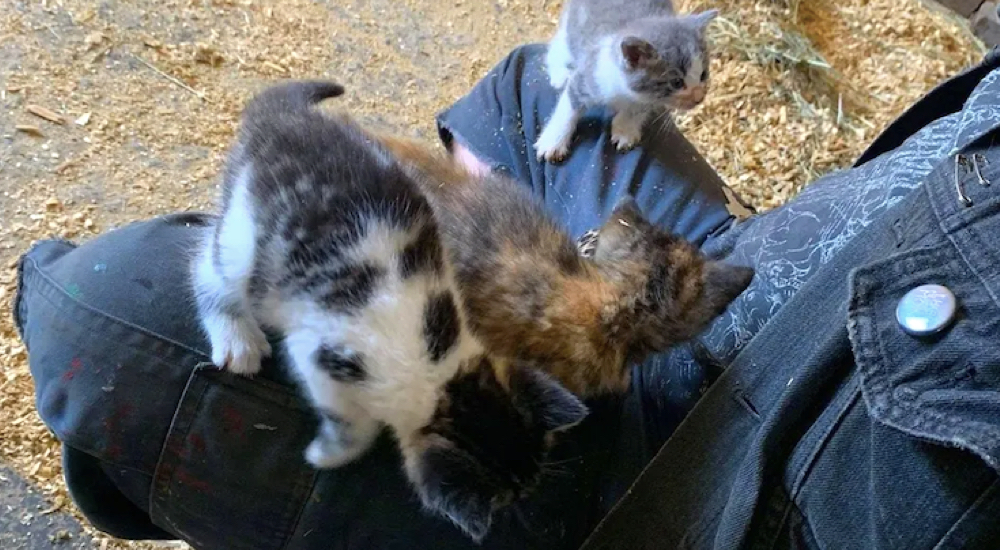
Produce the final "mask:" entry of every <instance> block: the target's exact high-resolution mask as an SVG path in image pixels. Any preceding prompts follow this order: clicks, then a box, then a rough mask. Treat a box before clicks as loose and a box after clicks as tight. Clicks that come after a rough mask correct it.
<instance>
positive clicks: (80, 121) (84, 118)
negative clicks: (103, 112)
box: [73, 113, 90, 126]
mask: <svg viewBox="0 0 1000 550" xmlns="http://www.w3.org/2000/svg"><path fill="white" fill-rule="evenodd" d="M88 122H90V113H83V114H82V115H80V117H79V118H77V119H76V120H74V121H73V123H74V124H76V125H77V126H86V125H87V123H88Z"/></svg>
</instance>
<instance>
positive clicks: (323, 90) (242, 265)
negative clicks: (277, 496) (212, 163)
mask: <svg viewBox="0 0 1000 550" xmlns="http://www.w3.org/2000/svg"><path fill="white" fill-rule="evenodd" d="M342 92H343V89H342V88H341V87H340V86H338V85H336V84H333V83H328V82H292V83H287V84H282V85H278V86H276V87H273V88H271V89H268V90H266V91H264V92H263V93H261V94H260V95H258V96H257V97H256V98H255V99H254V100H253V101H252V102H251V103H250V104H249V106H248V107H247V109H246V111H245V113H244V118H243V124H242V127H241V130H240V134H239V138H238V141H237V144H236V145H235V147H234V150H233V151H232V153H231V157H230V158H229V161H228V164H227V168H226V172H225V176H224V182H223V195H222V205H221V209H222V213H221V216H220V218H219V220H218V222H217V223H216V225H215V227H214V228H213V230H212V231H211V232H209V233H208V234H206V238H205V241H204V245H203V247H202V249H201V251H200V253H199V255H198V257H197V258H196V259H195V261H194V262H193V265H192V270H193V272H192V276H193V282H194V287H195V291H196V296H197V301H198V308H199V314H200V318H201V321H202V324H203V326H204V328H205V331H206V332H207V335H208V337H209V341H210V344H211V348H212V361H213V362H214V363H215V364H216V365H218V366H220V367H226V368H228V369H229V370H231V371H233V372H235V373H239V374H246V375H250V374H254V373H256V372H257V371H258V370H259V369H260V360H261V358H262V357H263V356H266V355H268V354H269V353H270V349H269V346H268V344H267V340H266V338H265V336H264V332H263V331H262V330H261V327H267V328H268V329H270V330H273V331H274V332H275V333H279V334H282V335H283V336H284V341H283V344H282V347H283V351H284V353H285V354H287V356H288V363H289V364H290V365H291V367H292V369H293V370H294V371H295V374H296V375H297V377H298V379H299V380H300V382H301V385H302V386H303V388H304V390H305V392H306V393H307V395H308V397H309V399H310V400H311V401H312V403H313V404H314V406H315V407H316V409H317V411H318V413H319V415H320V417H321V419H322V420H321V425H320V430H319V434H318V435H317V436H316V438H315V439H314V441H313V442H312V443H311V444H310V445H309V447H308V449H307V451H306V457H307V460H308V461H309V462H310V463H312V464H313V465H315V466H317V467H321V468H323V467H337V466H340V465H342V464H345V463H348V462H350V461H352V460H354V459H356V458H357V457H359V456H360V455H361V454H363V453H364V452H365V451H366V450H367V449H368V448H369V446H370V445H371V444H372V442H373V441H374V440H375V438H376V436H377V435H378V434H379V432H380V430H381V427H382V426H383V425H387V426H389V427H390V428H391V429H392V432H393V433H394V435H395V437H396V438H397V439H398V441H399V445H400V449H401V452H402V455H403V458H404V466H405V470H406V473H407V475H408V478H409V479H410V480H411V482H412V483H413V484H414V487H415V488H416V490H417V491H418V493H419V494H420V496H421V499H422V501H423V503H424V504H425V505H426V506H427V507H428V508H429V509H431V510H433V511H435V512H438V513H441V514H443V515H445V516H447V517H448V518H450V519H451V520H452V521H453V522H454V523H455V524H457V525H458V526H459V527H460V528H462V529H463V530H464V531H465V532H466V533H468V534H469V535H470V536H472V538H474V539H477V540H479V539H481V538H482V537H483V536H484V535H485V534H486V532H487V531H488V529H489V525H490V520H491V517H492V514H493V512H494V511H495V510H497V509H498V508H499V507H501V506H503V505H505V504H507V503H509V502H511V501H512V500H514V499H515V498H517V497H519V496H521V495H523V494H524V493H525V492H526V491H528V490H530V489H531V488H532V487H533V486H534V484H535V483H537V481H538V479H539V476H540V474H541V465H542V464H544V462H545V459H546V456H547V453H548V451H549V449H550V448H551V446H552V444H553V438H552V434H553V433H554V432H556V431H559V430H563V429H566V428H568V427H570V426H572V425H574V424H576V423H577V422H579V421H580V420H581V419H582V418H583V417H584V415H585V414H586V408H585V407H584V406H583V405H582V404H581V403H580V401H579V400H578V399H577V398H576V397H574V396H573V395H572V394H571V393H569V392H568V391H566V389H564V388H562V387H561V386H560V385H559V384H558V383H556V382H554V381H553V380H552V379H551V378H550V377H549V376H547V375H545V374H544V373H542V372H540V371H538V370H536V369H534V368H529V367H527V366H524V365H521V364H517V363H513V362H510V361H502V360H498V359H494V358H492V357H491V356H489V355H488V354H487V353H486V352H485V349H484V346H483V344H482V343H481V341H480V339H479V338H478V337H476V336H475V335H474V334H473V332H472V331H471V330H469V329H468V328H467V326H468V321H467V319H466V315H465V310H466V307H465V305H464V293H463V292H461V291H460V288H459V285H457V284H456V280H455V276H454V273H453V271H454V270H453V268H452V267H451V262H450V256H449V255H448V254H447V253H446V252H445V251H444V248H443V245H442V242H441V241H442V240H441V239H440V238H439V234H438V229H437V223H436V221H435V217H434V215H433V210H432V208H431V207H430V205H429V204H428V201H427V200H426V199H425V197H424V196H423V194H422V193H421V191H420V189H421V186H423V187H431V186H430V185H429V184H427V183H426V182H424V183H421V184H418V183H417V182H416V181H415V180H414V178H413V175H411V174H410V173H408V172H407V171H406V170H404V169H403V168H402V167H401V165H400V164H399V163H398V162H397V161H396V160H395V158H394V157H393V155H392V154H391V153H390V152H389V151H388V150H387V149H386V148H384V147H383V146H381V145H380V144H379V142H377V141H374V140H373V139H372V138H371V137H370V136H369V135H368V134H366V133H365V132H364V131H362V130H361V128H359V127H358V126H356V125H355V124H354V123H352V122H351V121H350V120H349V119H347V118H346V117H343V116H341V117H333V116H328V115H324V114H323V113H321V112H320V111H319V110H318V109H316V108H314V107H313V104H314V103H317V102H319V101H321V100H323V99H325V98H327V97H334V96H338V95H340V94H341V93H342Z"/></svg>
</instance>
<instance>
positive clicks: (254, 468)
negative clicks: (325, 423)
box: [150, 365, 316, 550]
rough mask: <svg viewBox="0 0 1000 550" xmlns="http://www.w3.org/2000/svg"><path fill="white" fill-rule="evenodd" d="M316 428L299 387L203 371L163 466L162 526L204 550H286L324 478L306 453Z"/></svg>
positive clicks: (153, 504)
mask: <svg viewBox="0 0 1000 550" xmlns="http://www.w3.org/2000/svg"><path fill="white" fill-rule="evenodd" d="M315 429H316V420H315V418H314V417H313V415H312V413H311V411H309V410H308V408H307V407H306V406H305V405H304V403H303V402H302V401H301V400H300V399H299V398H298V397H297V396H296V395H295V393H294V392H293V391H292V390H291V389H289V388H286V387H284V386H280V385H277V384H273V383H270V382H267V381H263V380H248V379H245V378H240V377H235V376H232V375H229V374H226V373H222V372H219V371H217V370H215V368H214V367H212V366H211V365H201V366H199V368H196V369H195V370H194V372H192V374H191V377H190V379H189V380H188V384H187V387H186V388H185V390H184V395H183V397H182V398H181V401H180V405H179V406H178V408H177V411H176V413H175V415H174V418H173V422H172V423H171V426H170V431H169V433H168V435H167V438H166V441H165V444H164V447H163V450H162V452H161V454H160V458H159V462H158V464H157V466H156V471H155V474H154V477H153V487H152V490H151V494H150V516H151V517H152V520H153V522H154V523H155V524H156V525H157V526H159V527H161V528H163V529H165V530H167V531H169V532H171V533H174V534H175V535H177V536H178V537H181V538H183V539H184V540H186V541H188V542H189V543H190V544H191V545H192V546H194V547H195V548H206V549H209V548H226V549H227V550H277V549H280V548H282V547H283V546H284V545H285V543H286V541H287V540H288V538H289V537H290V536H291V534H292V532H293V531H294V530H295V526H296V524H297V522H298V519H299V515H300V513H301V511H302V508H303V506H304V505H305V503H306V500H307V499H308V497H309V494H310V492H311V490H312V487H313V483H314V480H315V476H316V473H315V471H314V470H313V469H312V468H311V467H310V466H309V465H308V464H307V463H306V462H305V460H304V459H303V454H302V453H303V449H304V448H305V446H306V445H307V444H308V442H309V440H310V439H311V438H312V436H313V435H314V431H315Z"/></svg>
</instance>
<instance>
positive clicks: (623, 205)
mask: <svg viewBox="0 0 1000 550" xmlns="http://www.w3.org/2000/svg"><path fill="white" fill-rule="evenodd" d="M648 224H649V222H647V221H646V218H645V217H643V215H642V211H641V210H639V203H637V202H636V200H635V197H633V196H632V195H625V196H624V197H622V198H621V199H618V203H617V204H615V208H614V210H612V211H611V216H610V217H609V218H608V219H607V221H605V222H604V225H602V226H601V230H600V232H599V233H598V235H597V244H596V245H595V246H594V258H595V259H600V258H605V259H612V258H615V257H616V256H618V255H619V253H621V252H624V251H627V250H629V248H630V247H631V244H632V243H633V242H634V241H635V239H636V238H637V236H638V235H639V234H640V233H641V231H642V230H644V229H645V228H646V226H647V225H648Z"/></svg>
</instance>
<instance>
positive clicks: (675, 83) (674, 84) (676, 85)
mask: <svg viewBox="0 0 1000 550" xmlns="http://www.w3.org/2000/svg"><path fill="white" fill-rule="evenodd" d="M670 87H671V88H673V89H675V90H680V89H681V88H683V87H684V79H683V78H675V79H673V80H671V81H670Z"/></svg>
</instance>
